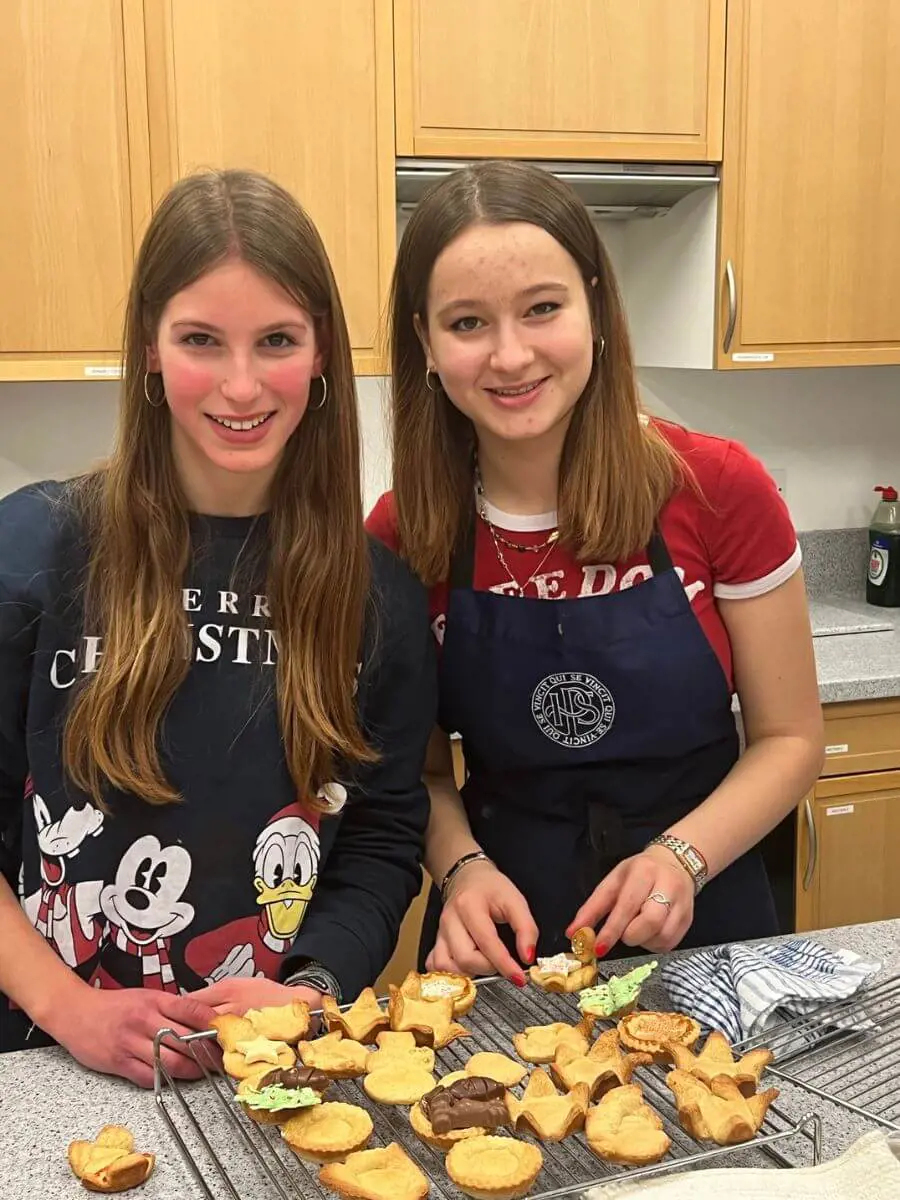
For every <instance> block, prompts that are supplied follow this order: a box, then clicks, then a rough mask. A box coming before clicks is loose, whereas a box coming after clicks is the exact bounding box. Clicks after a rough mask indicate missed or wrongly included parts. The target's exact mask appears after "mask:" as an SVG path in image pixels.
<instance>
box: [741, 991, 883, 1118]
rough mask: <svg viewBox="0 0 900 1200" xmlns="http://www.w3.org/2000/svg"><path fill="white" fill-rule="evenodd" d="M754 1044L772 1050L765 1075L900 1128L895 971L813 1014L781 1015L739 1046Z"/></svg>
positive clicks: (744, 1049)
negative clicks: (845, 998) (771, 1062)
mask: <svg viewBox="0 0 900 1200" xmlns="http://www.w3.org/2000/svg"><path fill="white" fill-rule="evenodd" d="M754 1046H768V1047H769V1049H770V1050H771V1051H772V1053H773V1054H774V1055H775V1062H774V1064H773V1065H772V1066H771V1067H770V1068H769V1074H770V1075H774V1076H776V1077H777V1078H779V1079H785V1080H787V1081H789V1082H790V1083H794V1084H797V1085H798V1086H799V1087H802V1088H804V1089H805V1090H806V1091H808V1092H810V1093H811V1094H812V1095H814V1096H819V1097H821V1098H822V1099H823V1100H831V1101H833V1102H834V1103H835V1104H839V1105H841V1106H842V1107H843V1108H846V1109H849V1110H850V1111H851V1112H855V1113H857V1114H858V1115H859V1116H863V1117H867V1118H869V1119H870V1120H872V1121H874V1122H875V1123H876V1124H878V1125H882V1126H883V1127H884V1128H886V1129H894V1130H900V974H892V975H888V976H886V977H885V978H884V979H882V980H879V982H878V983H876V984H874V985H872V986H871V987H868V988H866V990H865V991H862V992H859V993H858V994H857V995H855V996H852V997H850V998H849V999H848V1000H839V1001H836V1002H835V1003H832V1004H828V1005H824V1006H823V1007H822V1008H820V1009H818V1010H817V1011H816V1013H815V1014H814V1015H813V1016H807V1017H796V1016H795V1017H787V1018H784V1019H782V1020H780V1021H778V1022H777V1023H774V1024H772V1025H770V1026H769V1028H768V1029H767V1030H766V1031H765V1033H762V1034H760V1035H759V1036H758V1037H754V1038H748V1039H747V1040H746V1041H744V1042H742V1043H741V1045H740V1047H739V1048H740V1050H742V1051H746V1050H750V1049H752V1048H753V1047H754Z"/></svg>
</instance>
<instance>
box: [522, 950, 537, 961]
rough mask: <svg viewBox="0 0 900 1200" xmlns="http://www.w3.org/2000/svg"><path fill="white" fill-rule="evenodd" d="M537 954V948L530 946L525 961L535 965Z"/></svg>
mask: <svg viewBox="0 0 900 1200" xmlns="http://www.w3.org/2000/svg"><path fill="white" fill-rule="evenodd" d="M535 953H536V947H534V946H529V947H528V949H527V950H526V951H525V961H526V962H527V963H533V962H534V956H535Z"/></svg>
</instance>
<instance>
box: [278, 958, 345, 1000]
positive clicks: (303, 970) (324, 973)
mask: <svg viewBox="0 0 900 1200" xmlns="http://www.w3.org/2000/svg"><path fill="white" fill-rule="evenodd" d="M284 984H285V986H286V987H308V988H313V989H314V990H315V991H317V992H324V993H325V994H327V995H329V996H333V997H334V999H335V1000H336V1001H337V1003H338V1004H340V1003H341V1002H342V1000H343V996H342V995H341V985H340V984H339V983H338V981H337V978H336V976H335V975H333V974H332V972H331V971H329V970H328V968H327V967H323V966H322V964H321V963H320V962H308V963H305V964H304V965H303V966H302V967H300V969H299V970H298V971H294V972H293V974H291V975H288V977H287V979H285V980H284Z"/></svg>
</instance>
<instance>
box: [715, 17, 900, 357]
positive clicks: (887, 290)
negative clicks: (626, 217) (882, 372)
mask: <svg viewBox="0 0 900 1200" xmlns="http://www.w3.org/2000/svg"><path fill="white" fill-rule="evenodd" d="M811 7H814V8H815V14H814V16H813V15H811V12H810V9H811ZM721 218H722V220H721V247H720V248H721V255H720V259H721V261H720V272H721V284H720V286H721V294H720V305H719V336H718V338H717V345H718V364H719V366H733V365H736V364H735V361H734V355H737V356H738V363H737V365H740V364H741V356H745V355H746V356H749V357H750V361H751V362H752V361H753V359H754V358H755V357H761V358H762V360H763V364H764V365H765V364H766V363H767V362H768V364H769V365H773V366H779V365H781V366H840V365H844V364H866V363H896V362H900V0H818V3H817V4H816V5H815V6H811V5H810V4H809V0H730V3H729V5H728V86H727V91H726V125H725V161H724V166H723V180H722V213H721ZM729 324H731V325H732V326H733V334H732V337H731V339H730V341H729V340H728V338H727V333H728V328H729ZM726 345H727V349H726Z"/></svg>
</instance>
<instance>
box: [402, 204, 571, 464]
mask: <svg viewBox="0 0 900 1200" xmlns="http://www.w3.org/2000/svg"><path fill="white" fill-rule="evenodd" d="M419 335H420V338H421V339H422V342H423V345H424V347H425V353H426V357H427V359H428V364H429V366H431V367H434V368H435V369H436V370H437V372H438V375H439V376H440V379H441V384H442V385H443V388H444V390H445V392H446V393H447V395H448V396H449V398H450V400H451V401H452V402H453V404H454V405H455V406H456V407H457V408H458V409H459V410H460V411H461V412H463V413H464V414H465V415H466V416H467V417H469V418H470V420H471V421H472V422H473V424H474V425H475V427H476V430H477V432H478V435H479V439H481V440H483V439H484V438H491V439H501V440H503V441H519V440H522V439H536V438H542V437H545V436H547V435H548V434H550V433H551V432H552V431H556V432H557V433H559V432H563V433H564V431H565V429H566V428H567V427H568V423H569V420H570V418H571V415H572V411H573V409H574V407H575V405H576V404H577V402H578V400H579V398H580V396H581V394H582V392H583V391H584V388H585V385H586V383H587V381H588V378H589V376H590V373H591V366H592V363H593V354H594V346H593V336H592V329H591V318H590V311H589V308H588V301H587V294H586V292H585V285H584V282H583V280H582V278H581V274H580V272H579V270H578V267H577V265H576V263H575V261H574V259H573V258H572V257H571V255H569V254H568V252H567V251H566V250H564V249H563V247H562V246H561V245H560V244H559V242H557V241H556V239H555V238H554V237H552V236H551V235H550V234H549V233H547V232H546V231H545V230H543V229H541V228H539V227H538V226H536V225H531V224H527V223H524V222H510V223H506V224H499V225H484V224H478V225H472V226H470V227H469V228H468V229H466V230H465V231H464V232H463V233H462V234H460V235H459V237H457V238H456V239H455V240H454V241H452V242H451V243H450V244H449V245H448V246H447V247H446V248H445V249H444V250H443V252H442V253H441V254H440V255H439V256H438V258H437V260H436V261H435V264H434V268H433V270H432V273H431V279H430V281H429V287H428V318H427V325H426V326H422V325H420V326H419Z"/></svg>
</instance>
